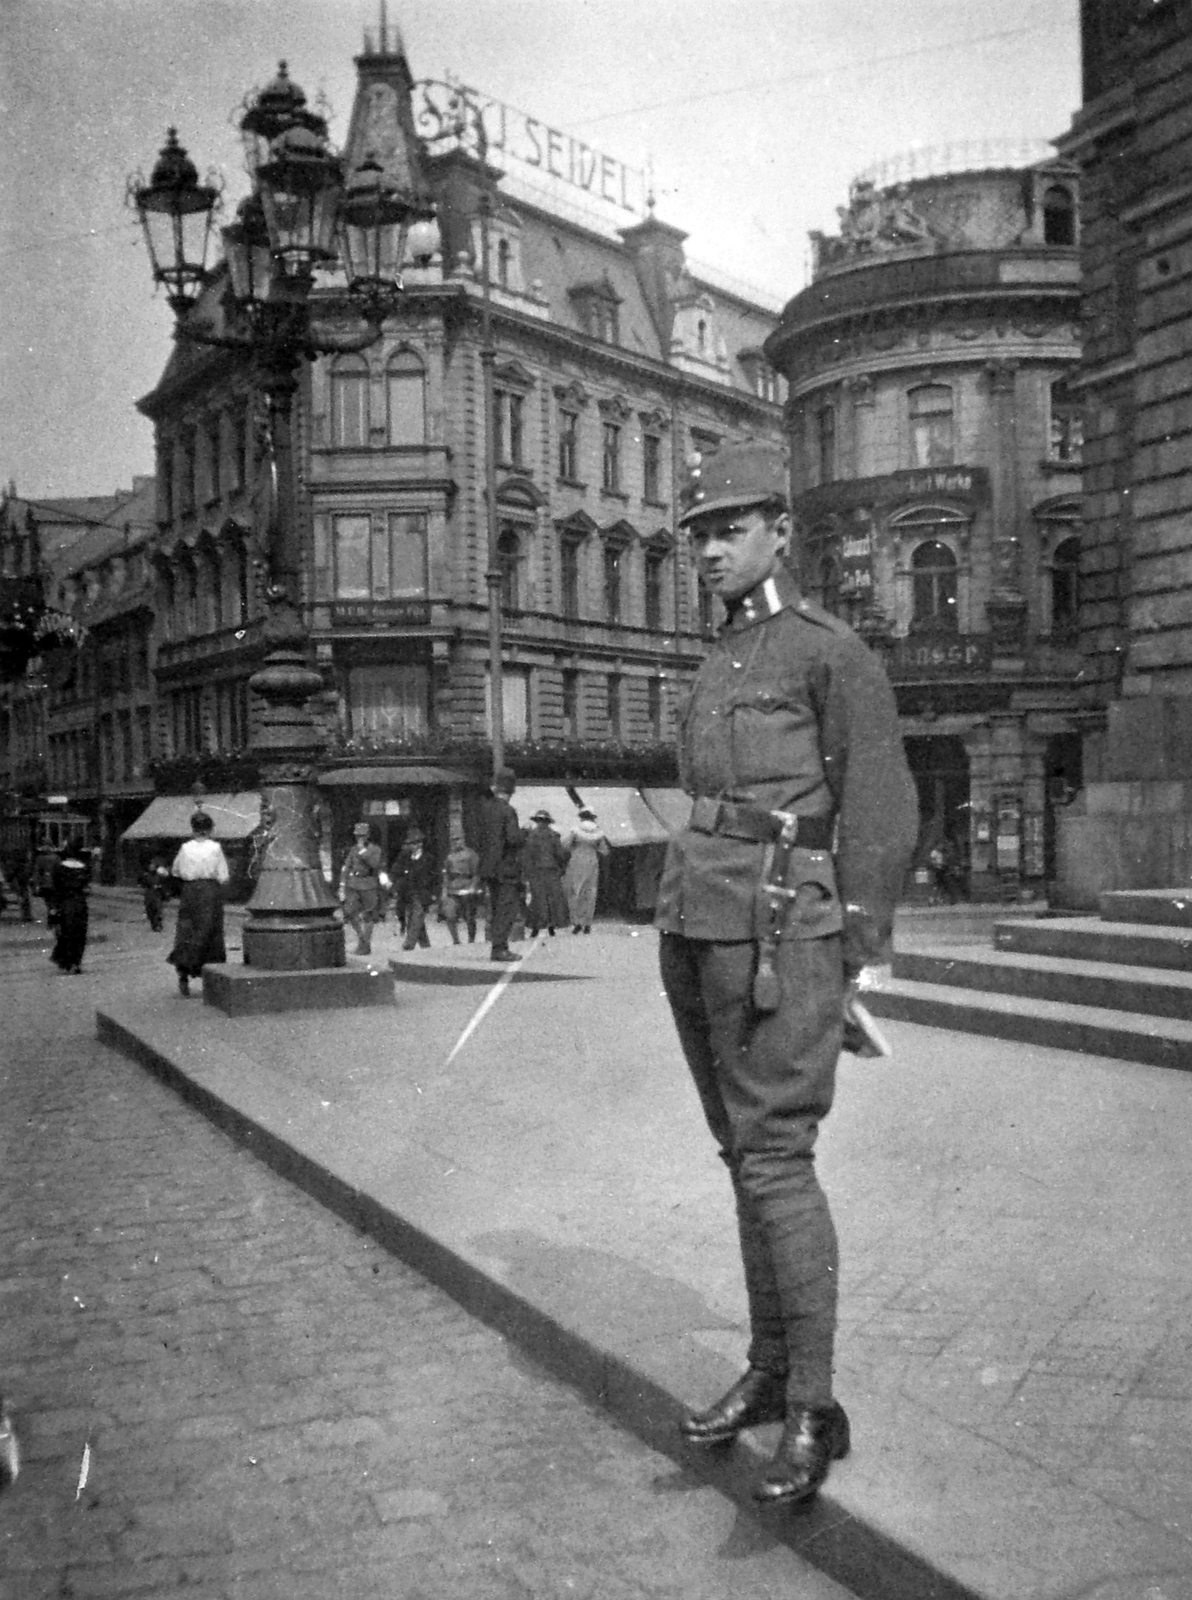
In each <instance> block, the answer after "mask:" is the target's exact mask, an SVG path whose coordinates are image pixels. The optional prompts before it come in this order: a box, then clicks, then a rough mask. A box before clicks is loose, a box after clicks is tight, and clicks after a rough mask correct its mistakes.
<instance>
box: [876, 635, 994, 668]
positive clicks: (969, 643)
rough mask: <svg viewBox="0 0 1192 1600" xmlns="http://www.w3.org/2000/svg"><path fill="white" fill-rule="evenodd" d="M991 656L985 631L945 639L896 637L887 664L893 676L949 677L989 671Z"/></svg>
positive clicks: (989, 640)
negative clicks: (891, 654)
mask: <svg viewBox="0 0 1192 1600" xmlns="http://www.w3.org/2000/svg"><path fill="white" fill-rule="evenodd" d="M992 659H993V647H992V641H991V638H990V636H989V634H987V633H962V634H956V635H954V636H953V637H952V638H945V639H916V638H908V639H898V640H896V641H895V645H894V655H893V659H892V660H891V663H890V668H891V672H892V674H893V676H894V677H896V678H948V677H959V676H963V675H965V674H968V673H974V672H976V673H980V672H988V671H989V668H990V664H991V662H992Z"/></svg>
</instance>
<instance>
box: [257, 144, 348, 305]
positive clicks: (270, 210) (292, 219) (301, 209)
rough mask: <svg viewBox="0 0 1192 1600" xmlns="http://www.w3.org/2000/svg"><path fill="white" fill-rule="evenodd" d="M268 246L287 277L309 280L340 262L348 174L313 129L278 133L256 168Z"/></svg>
mask: <svg viewBox="0 0 1192 1600" xmlns="http://www.w3.org/2000/svg"><path fill="white" fill-rule="evenodd" d="M257 191H258V193H259V194H260V196H261V203H262V204H263V206H264V208H265V226H266V227H267V228H268V230H269V243H270V245H271V247H272V249H273V256H274V259H275V261H276V262H277V264H278V267H279V268H280V270H281V272H282V273H283V274H284V275H285V276H286V277H288V278H298V279H303V278H310V277H311V275H312V273H313V272H314V269H315V267H316V266H321V265H324V264H326V263H327V262H329V261H332V260H334V259H335V227H336V219H337V217H338V214H339V203H340V196H341V195H342V193H343V175H342V169H341V168H340V164H339V162H338V160H337V159H336V158H335V156H333V155H332V154H331V151H330V150H329V149H328V148H327V143H326V140H325V139H324V138H323V137H322V136H321V135H319V134H318V133H316V132H315V131H314V130H313V129H311V128H309V127H301V126H295V127H292V128H287V129H286V131H285V132H284V133H281V134H278V136H277V138H276V139H274V141H273V143H272V144H271V145H270V147H269V159H268V160H267V161H264V162H262V163H261V165H260V166H259V167H258V168H257Z"/></svg>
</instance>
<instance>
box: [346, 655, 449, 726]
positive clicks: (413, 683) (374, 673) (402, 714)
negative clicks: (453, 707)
mask: <svg viewBox="0 0 1192 1600" xmlns="http://www.w3.org/2000/svg"><path fill="white" fill-rule="evenodd" d="M348 716H349V719H350V722H351V727H352V737H353V738H354V739H377V740H381V741H389V740H400V739H409V738H413V737H416V736H418V735H421V734H425V733H427V732H429V730H430V670H429V668H427V667H426V666H424V665H422V663H420V662H392V663H387V664H386V665H383V666H366V667H352V668H350V670H349V672H348Z"/></svg>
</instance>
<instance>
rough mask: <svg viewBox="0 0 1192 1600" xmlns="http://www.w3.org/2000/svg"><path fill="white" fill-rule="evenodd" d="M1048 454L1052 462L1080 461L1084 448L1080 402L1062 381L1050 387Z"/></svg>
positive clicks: (1082, 416) (1082, 417)
mask: <svg viewBox="0 0 1192 1600" xmlns="http://www.w3.org/2000/svg"><path fill="white" fill-rule="evenodd" d="M1048 398H1049V400H1050V419H1049V421H1050V435H1049V454H1050V456H1051V459H1052V460H1053V461H1071V462H1073V463H1076V462H1078V461H1079V460H1080V456H1081V451H1082V449H1083V446H1084V415H1083V412H1082V409H1081V405H1080V400H1079V397H1078V396H1077V395H1075V394H1074V393H1073V392H1072V390H1071V389H1070V388H1069V387H1068V385H1067V383H1066V382H1065V381H1064V380H1063V379H1059V380H1058V381H1057V382H1055V383H1053V384H1052V385H1051V386H1050V390H1049V396H1048Z"/></svg>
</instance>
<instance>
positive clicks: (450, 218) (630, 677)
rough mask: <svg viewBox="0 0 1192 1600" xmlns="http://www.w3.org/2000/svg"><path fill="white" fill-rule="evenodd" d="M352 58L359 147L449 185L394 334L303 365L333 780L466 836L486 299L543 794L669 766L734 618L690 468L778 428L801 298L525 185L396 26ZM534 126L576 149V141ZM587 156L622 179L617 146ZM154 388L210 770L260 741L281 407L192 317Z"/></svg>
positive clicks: (527, 739)
mask: <svg viewBox="0 0 1192 1600" xmlns="http://www.w3.org/2000/svg"><path fill="white" fill-rule="evenodd" d="M357 67H358V74H359V77H358V90H357V97H356V102H355V105H354V109H353V113H352V118H351V125H350V131H349V136H348V144H347V149H346V151H345V165H346V166H347V168H348V169H351V168H353V167H354V166H355V165H357V164H359V162H360V160H361V159H362V158H363V157H364V156H365V155H366V154H369V155H372V156H373V157H375V158H376V159H378V160H379V161H380V163H381V165H382V166H383V167H384V168H385V169H386V171H387V172H389V173H391V174H392V175H394V176H395V177H397V178H398V179H399V180H401V181H403V182H404V183H405V184H407V185H409V184H411V183H412V184H413V185H414V186H415V187H417V188H420V189H423V190H425V191H429V192H430V193H431V194H432V195H433V196H434V200H435V206H436V214H437V227H438V240H437V242H436V244H435V247H434V249H433V252H432V253H431V254H429V255H426V254H424V255H422V256H420V257H419V258H417V259H413V258H411V259H409V260H407V262H406V265H405V269H404V282H405V292H404V295H403V297H402V301H401V304H400V307H399V309H398V311H397V313H396V314H395V315H394V316H393V317H392V318H391V319H390V320H389V322H388V323H387V324H386V326H385V330H384V334H383V337H382V338H381V340H380V341H379V342H378V343H377V344H376V345H374V346H373V347H372V348H370V349H368V350H366V351H365V352H363V353H359V354H345V355H341V356H337V357H327V358H320V359H319V360H318V361H317V362H315V363H314V364H310V365H307V366H306V367H305V368H304V370H303V373H302V377H301V387H300V390H299V393H298V395H297V397H296V401H295V426H294V445H295V451H294V453H295V458H296V473H297V478H298V498H299V516H300V521H301V530H302V542H303V570H302V575H301V583H302V591H303V600H304V605H305V615H306V619H307V622H308V625H309V627H310V629H311V632H312V635H313V638H314V641H315V649H316V653H317V660H318V664H319V666H320V668H321V670H322V672H323V676H324V682H325V686H326V687H325V692H324V694H323V697H322V708H321V714H322V716H323V719H324V722H325V725H326V729H327V733H328V737H329V741H330V750H329V755H328V760H327V763H326V769H327V770H326V771H325V772H324V774H323V780H322V783H323V791H324V793H325V794H326V796H327V797H328V803H329V806H330V809H331V812H332V815H333V820H334V832H335V834H336V836H337V840H339V839H342V838H344V837H345V836H346V830H347V829H348V828H349V827H350V823H351V822H352V821H354V820H356V819H357V818H359V817H360V816H361V815H364V816H366V817H368V818H370V820H371V819H375V820H376V821H377V823H378V825H379V827H380V828H381V830H382V832H383V833H384V834H385V837H384V838H383V840H382V842H383V843H384V844H386V845H390V844H392V842H393V841H392V840H391V839H390V838H389V833H388V832H387V831H386V830H387V829H388V828H389V819H396V818H397V817H398V815H399V813H400V815H401V817H402V818H404V819H408V818H409V816H411V815H413V816H415V817H417V818H418V819H419V820H420V821H422V822H423V823H424V825H426V826H429V827H430V829H431V832H432V838H434V839H435V840H436V842H437V843H438V844H439V845H440V847H441V846H442V845H443V844H445V836H446V834H445V830H446V818H447V816H448V815H449V814H450V812H451V811H452V810H453V809H454V808H456V807H457V806H459V805H461V804H462V805H463V807H464V810H465V812H466V810H467V805H468V798H469V796H470V795H474V794H477V793H479V791H480V789H481V787H482V786H483V784H484V783H485V782H486V781H487V777H488V775H489V772H490V767H491V754H490V748H489V740H490V736H491V707H490V694H489V643H488V588H489V577H488V574H489V564H488V500H487V495H486V472H487V467H488V462H487V456H486V410H485V392H484V353H485V320H486V306H485V302H486V300H487V315H488V318H489V319H490V320H489V326H490V327H491V347H490V348H491V351H492V367H493V387H494V394H495V419H494V421H495V426H494V429H493V435H494V454H495V462H494V463H493V466H494V476H495V505H496V518H497V550H498V565H499V590H500V600H501V614H502V637H503V649H502V678H503V699H504V731H505V738H506V741H507V758H508V761H509V764H510V765H512V766H513V767H514V769H515V770H516V771H517V772H518V774H519V778H520V780H521V782H522V783H523V784H547V785H550V784H553V785H556V786H558V785H562V784H564V783H575V782H578V781H579V780H581V779H583V780H586V781H599V780H604V781H605V782H606V783H616V782H619V783H620V784H621V785H622V786H624V785H633V784H635V783H638V782H650V781H653V782H655V783H661V784H665V783H666V782H667V781H668V779H670V781H672V782H673V777H672V776H671V775H672V773H673V768H672V767H671V766H670V764H669V763H670V762H671V760H672V757H671V755H670V746H671V744H672V741H673V720H674V712H675V705H676V702H677V699H678V697H679V695H680V692H681V690H682V687H683V685H684V683H685V682H686V680H687V679H688V678H690V676H691V675H692V674H693V672H694V670H695V668H696V666H697V665H698V662H699V660H700V658H701V656H702V653H703V649H704V644H705V639H706V637H707V635H708V632H709V631H710V627H711V617H710V612H709V608H708V606H707V604H706V603H705V601H704V600H702V599H701V596H700V593H699V590H698V587H697V583H696V578H695V572H694V568H693V565H692V563H691V561H690V559H689V557H688V555H687V553H686V551H685V550H684V548H683V544H682V542H681V541H680V539H679V538H678V537H677V515H678V509H677V504H676V490H677V485H678V483H679V482H680V480H681V476H682V472H683V468H684V462H685V459H686V457H687V456H688V455H689V454H690V453H691V451H692V450H693V449H705V450H706V449H708V448H709V447H711V446H713V445H714V444H716V443H718V442H720V441H721V440H728V439H737V438H743V437H749V436H755V437H768V438H775V439H778V438H781V437H782V433H783V422H782V406H781V402H782V400H783V398H784V397H785V386H784V385H783V383H782V382H781V380H780V379H779V378H778V377H777V376H776V374H775V373H774V371H773V369H772V368H771V367H770V366H769V365H768V364H767V362H766V361H765V358H764V356H763V354H762V346H763V343H764V341H765V339H766V337H767V335H768V334H769V333H770V332H771V331H772V330H773V329H774V327H775V326H776V323H777V315H776V308H774V309H771V308H769V307H767V306H766V305H765V304H764V303H762V302H760V301H759V300H758V299H756V298H751V297H750V295H749V294H748V293H746V292H744V291H740V290H735V289H729V288H727V287H724V286H718V285H717V283H714V282H712V281H711V279H710V277H709V275H707V274H704V273H701V272H699V271H697V270H696V269H695V268H694V267H693V266H692V265H691V263H690V262H689V261H688V260H687V259H686V256H685V252H684V248H683V241H684V235H683V234H682V233H681V232H680V231H679V230H677V229H676V228H673V227H670V226H668V225H667V224H666V223H664V222H662V221H660V220H659V219H657V218H656V217H655V216H654V215H653V211H652V207H645V206H644V207H642V208H641V211H640V213H631V212H629V211H627V210H625V209H624V207H622V209H621V212H620V216H619V219H617V220H616V225H615V226H613V225H610V224H609V223H607V222H604V221H601V220H600V219H599V218H597V217H596V216H595V214H594V213H593V214H591V215H587V214H585V215H584V216H583V217H582V218H581V217H578V216H577V215H576V214H575V213H574V212H573V211H572V209H571V208H570V207H568V206H561V205H560V206H557V207H554V208H552V205H551V204H550V203H549V202H548V200H547V199H546V198H544V197H543V196H542V195H538V196H536V197H535V198H526V190H525V186H524V185H523V186H521V187H520V188H517V189H516V192H515V187H514V186H511V183H510V182H509V181H507V179H506V177H505V176H504V175H503V172H502V168H501V163H500V151H499V150H498V149H496V148H494V147H493V146H492V144H491V142H490V143H486V137H485V135H484V133H483V130H480V132H479V136H477V134H478V127H479V125H478V124H477V122H476V121H475V119H474V118H471V116H470V113H469V110H468V107H467V106H466V104H465V105H464V106H463V109H462V111H461V109H460V106H459V104H458V103H456V105H455V111H454V113H453V115H454V116H455V121H454V122H451V121H450V119H448V118H447V117H446V115H445V112H444V110H443V105H442V91H441V88H440V86H434V85H429V86H428V85H415V84H414V82H413V80H412V76H411V73H410V69H409V66H408V63H407V60H406V56H405V52H404V49H403V47H402V45H401V42H400V40H399V39H398V38H397V37H396V35H395V34H394V32H393V30H389V31H388V32H387V33H384V34H382V36H381V37H380V38H378V39H376V40H373V41H370V42H368V43H366V48H365V51H364V53H363V54H362V55H361V56H360V57H359V58H358V60H357ZM436 95H438V96H439V99H438V101H436ZM534 126H535V127H537V129H538V133H539V135H540V136H541V139H542V141H543V143H542V149H543V151H544V152H545V153H546V157H545V159H548V160H551V161H554V162H555V163H556V167H557V163H558V161H561V160H562V157H561V155H560V152H562V151H563V150H564V148H565V145H564V143H561V142H560V140H562V138H563V136H561V135H556V134H555V133H554V131H553V130H549V129H543V128H542V127H541V125H538V124H534ZM547 135H549V136H550V137H549V138H548V137H547ZM571 144H572V146H574V141H571ZM586 148H587V147H584V146H580V147H578V149H579V152H580V154H579V155H578V157H577V155H576V150H575V148H573V149H572V152H571V163H572V168H573V169H574V171H573V172H572V177H573V179H575V180H576V181H580V182H581V187H582V181H581V180H584V179H585V178H590V176H591V173H590V172H589V171H588V170H587V169H585V167H584V160H585V157H584V155H583V152H584V151H585V150H586ZM587 156H588V157H590V158H591V162H593V163H596V166H595V171H596V173H597V175H598V177H599V178H600V180H601V182H602V183H603V185H604V187H605V188H606V189H608V191H609V192H608V193H607V194H606V195H605V199H606V200H608V199H610V198H621V199H623V194H622V190H623V178H624V175H623V173H622V174H621V175H620V177H618V169H617V168H616V164H614V163H610V162H608V161H607V158H598V156H597V155H596V153H595V152H590V151H588V152H587ZM601 160H603V165H601V164H600V163H601ZM508 165H510V166H512V165H513V163H512V162H511V161H510V162H509V163H508ZM552 170H556V168H555V167H552ZM558 170H561V168H560V169H558ZM610 184H611V188H610V187H609V185H610ZM486 233H487V239H486V237H485V235H486ZM486 259H487V261H488V263H489V271H488V281H487V283H486V282H485V281H484V275H483V264H484V262H485V260H486ZM221 293H222V269H218V270H217V272H216V275H215V277H214V280H213V282H212V283H211V284H210V286H209V288H208V290H207V291H206V292H205V295H204V298H203V299H202V300H201V301H200V303H199V306H198V307H197V308H196V311H195V312H194V313H192V316H193V317H195V318H198V319H200V320H201V319H203V318H207V319H209V323H210V325H211V326H213V327H218V325H219V318H220V310H219V302H220V296H221ZM140 406H141V409H142V411H143V412H144V413H145V414H146V415H148V416H149V417H150V418H151V419H152V421H153V423H154V427H155V430H156V439H157V460H158V483H159V502H158V513H157V515H158V523H159V534H158V538H157V541H156V558H155V559H156V570H157V574H158V605H157V625H158V631H159V639H158V643H157V647H156V656H155V660H156V675H157V687H158V694H159V699H160V703H161V722H160V727H161V733H162V738H163V740H164V741H165V755H166V757H167V758H168V761H167V764H168V762H169V761H172V762H173V769H172V771H173V776H174V777H176V778H177V779H178V780H179V781H180V783H181V785H182V787H183V788H185V787H186V782H185V780H186V779H187V778H188V777H189V775H190V767H192V766H194V765H196V764H201V763H202V761H203V760H204V759H207V758H214V757H216V756H219V757H222V758H225V759H226V758H229V757H233V756H235V755H236V754H237V753H238V752H240V751H241V750H242V749H243V748H244V747H245V746H246V745H247V742H248V736H249V726H250V723H251V720H252V718H253V717H254V715H255V707H254V704H253V698H252V696H251V694H250V693H249V691H248V689H247V680H248V678H249V676H250V675H251V673H252V672H253V670H254V668H255V666H256V665H257V664H258V662H259V660H260V656H261V640H260V637H259V635H260V627H261V618H262V611H263V607H262V594H261V585H262V565H261V562H262V555H263V551H262V547H261V535H260V533H259V530H260V529H261V528H262V527H263V526H264V525H265V523H266V522H267V510H268V508H267V505H266V503H265V502H266V500H267V497H268V494H269V492H270V485H269V474H268V470H267V468H268V439H267V436H266V435H267V422H266V411H265V408H264V404H263V401H262V400H261V399H260V397H259V396H258V393H257V391H256V390H255V388H254V383H253V373H252V369H251V365H250V364H249V362H248V361H247V360H246V359H245V358H244V357H243V356H241V355H238V354H237V353H236V352H234V351H228V350H220V349H211V348H204V347H203V346H202V345H199V344H192V343H190V342H188V341H186V340H185V339H180V340H179V341H178V343H177V346H176V348H175V351H174V353H173V355H172V356H171V359H170V361H169V363H168V365H167V367H166V369H165V371H164V373H163V375H162V378H161V380H160V382H159V383H158V385H157V387H156V388H155V389H154V391H153V392H152V394H150V395H148V396H146V397H145V398H144V399H143V400H142V401H141V402H140ZM219 786H220V787H229V788H230V787H234V786H235V785H234V783H233V782H232V781H231V780H230V779H229V780H228V781H227V783H225V784H221V785H219ZM395 826H396V823H395Z"/></svg>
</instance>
